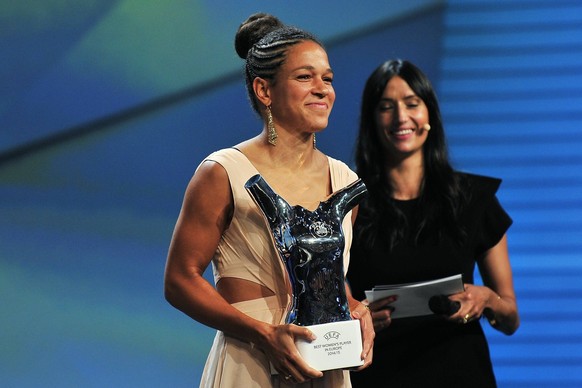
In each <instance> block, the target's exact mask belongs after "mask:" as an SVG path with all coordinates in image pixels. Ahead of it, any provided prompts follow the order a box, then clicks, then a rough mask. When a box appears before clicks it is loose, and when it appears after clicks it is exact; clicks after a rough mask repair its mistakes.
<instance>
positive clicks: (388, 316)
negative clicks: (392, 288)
mask: <svg viewBox="0 0 582 388" xmlns="http://www.w3.org/2000/svg"><path fill="white" fill-rule="evenodd" d="M396 299H397V297H396V295H391V296H388V297H386V298H383V299H378V300H376V301H374V302H372V303H368V302H367V300H363V301H362V303H364V304H367V305H368V307H369V308H370V312H371V313H372V321H373V322H374V330H375V331H376V333H378V332H380V331H382V330H384V329H386V328H387V327H388V326H390V324H391V323H392V311H393V310H394V308H393V307H392V306H391V303H393V302H395V301H396Z"/></svg>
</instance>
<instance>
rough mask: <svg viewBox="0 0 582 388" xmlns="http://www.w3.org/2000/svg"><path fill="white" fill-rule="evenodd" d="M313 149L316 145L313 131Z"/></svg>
mask: <svg viewBox="0 0 582 388" xmlns="http://www.w3.org/2000/svg"><path fill="white" fill-rule="evenodd" d="M313 149H314V150H316V149H317V147H316V146H315V133H314V134H313Z"/></svg>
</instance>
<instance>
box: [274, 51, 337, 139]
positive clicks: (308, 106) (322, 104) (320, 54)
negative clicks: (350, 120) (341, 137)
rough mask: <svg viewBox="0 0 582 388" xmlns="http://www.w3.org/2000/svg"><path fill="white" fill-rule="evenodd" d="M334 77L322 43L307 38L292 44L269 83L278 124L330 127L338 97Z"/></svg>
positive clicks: (307, 128)
mask: <svg viewBox="0 0 582 388" xmlns="http://www.w3.org/2000/svg"><path fill="white" fill-rule="evenodd" d="M332 81H333V71H332V70H331V67H330V65H329V61H328V58H327V53H326V52H325V50H324V49H323V48H322V47H321V46H320V45H319V44H317V43H315V42H313V41H309V40H307V41H303V42H301V43H298V44H296V45H294V46H292V47H291V48H290V49H289V51H287V56H286V60H285V63H284V64H283V66H281V68H280V70H279V72H278V74H277V76H276V79H275V82H273V83H271V85H270V87H269V91H270V99H271V108H272V112H273V117H274V120H275V125H276V127H278V128H279V127H282V128H285V129H287V130H289V131H297V132H308V133H313V132H317V131H320V130H322V129H324V128H325V127H327V124H328V119H329V115H330V113H331V109H332V107H333V103H334V101H335V91H334V89H333V86H332Z"/></svg>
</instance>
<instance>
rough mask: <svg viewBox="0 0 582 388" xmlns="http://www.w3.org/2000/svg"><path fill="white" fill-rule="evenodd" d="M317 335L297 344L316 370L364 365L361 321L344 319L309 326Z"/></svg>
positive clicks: (306, 359) (304, 357)
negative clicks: (308, 340) (312, 339)
mask: <svg viewBox="0 0 582 388" xmlns="http://www.w3.org/2000/svg"><path fill="white" fill-rule="evenodd" d="M305 327H307V328H308V329H309V330H311V331H312V332H313V333H314V334H315V336H316V337H317V338H316V339H315V340H314V341H312V342H307V341H304V340H299V341H297V342H296V343H295V345H297V349H298V350H299V353H301V356H302V357H303V359H304V360H305V361H306V362H307V363H308V364H309V366H311V367H312V368H314V369H317V370H320V371H325V370H331V369H347V368H355V367H358V366H360V365H363V364H364V360H362V359H361V354H362V333H361V331H360V321H359V320H357V319H353V320H350V321H340V322H331V323H323V324H320V325H312V326H305Z"/></svg>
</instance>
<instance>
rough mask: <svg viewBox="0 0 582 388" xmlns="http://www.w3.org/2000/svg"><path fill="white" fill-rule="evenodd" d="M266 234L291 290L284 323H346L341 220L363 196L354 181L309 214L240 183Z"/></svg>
mask: <svg viewBox="0 0 582 388" xmlns="http://www.w3.org/2000/svg"><path fill="white" fill-rule="evenodd" d="M245 188H246V189H247V191H248V192H249V193H250V194H251V196H252V197H253V199H254V200H255V202H256V203H257V205H258V206H259V208H260V209H261V210H262V212H263V214H264V216H265V219H266V220H267V223H268V224H269V227H270V229H271V232H272V235H273V240H274V242H275V247H276V248H277V251H278V253H279V256H280V258H281V260H283V262H284V264H285V268H286V270H287V274H288V276H289V280H290V282H291V286H292V292H293V295H292V303H291V308H290V310H289V311H288V313H287V317H286V323H292V324H296V325H299V326H312V325H318V324H324V323H330V322H339V321H348V320H351V319H352V318H351V315H350V309H349V306H348V301H347V297H346V289H345V282H344V264H343V263H344V262H343V251H344V246H345V238H344V233H343V229H342V221H343V219H344V217H345V216H346V214H347V213H348V212H349V211H350V210H351V209H352V208H353V207H354V206H356V205H357V204H358V203H359V202H360V201H361V200H362V199H363V197H364V195H366V193H367V189H366V186H365V185H364V183H363V182H362V181H361V180H360V179H358V180H357V181H355V182H353V183H352V184H350V185H349V186H346V187H344V188H343V189H341V190H339V191H336V192H335V193H333V194H332V195H331V196H330V197H329V198H328V199H327V200H326V201H324V202H321V203H320V205H319V206H318V207H317V209H315V210H314V211H310V210H307V209H305V208H303V207H302V206H291V205H289V204H288V203H287V201H285V199H283V198H282V197H280V196H279V195H277V194H276V193H275V192H274V191H273V190H272V189H271V187H270V186H269V185H268V184H267V182H266V181H265V180H264V179H263V178H262V177H261V176H260V175H258V174H257V175H254V176H253V177H251V178H250V179H249V180H248V181H247V182H246V184H245Z"/></svg>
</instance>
